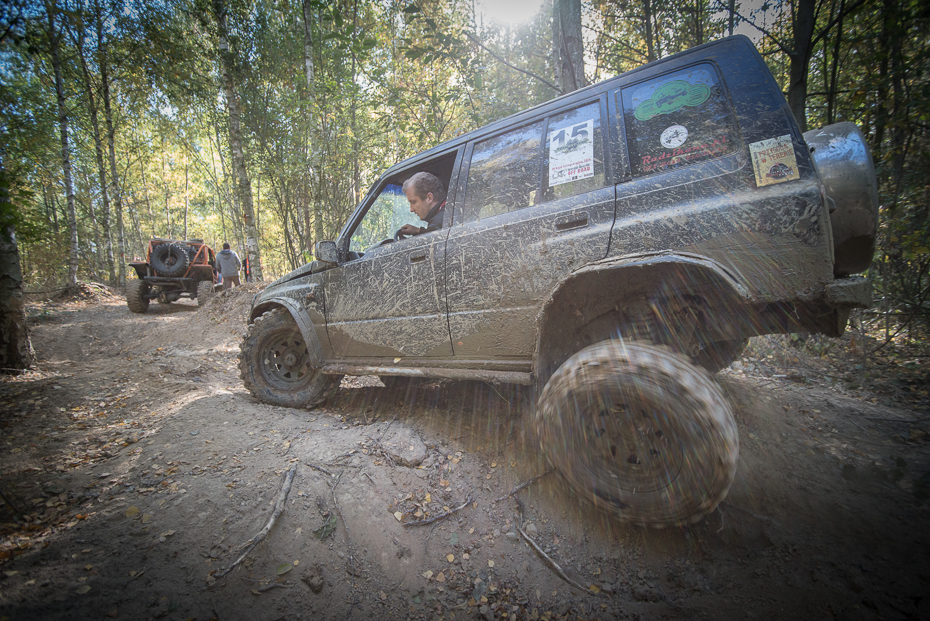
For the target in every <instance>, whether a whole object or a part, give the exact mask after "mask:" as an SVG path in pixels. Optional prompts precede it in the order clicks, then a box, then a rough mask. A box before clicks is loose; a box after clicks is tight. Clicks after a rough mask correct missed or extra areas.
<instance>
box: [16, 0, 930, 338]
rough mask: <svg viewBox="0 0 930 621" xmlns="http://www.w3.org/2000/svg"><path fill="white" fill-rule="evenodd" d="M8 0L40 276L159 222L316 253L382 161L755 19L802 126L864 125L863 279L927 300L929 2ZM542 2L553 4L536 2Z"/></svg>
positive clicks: (98, 256) (301, 257) (181, 234)
mask: <svg viewBox="0 0 930 621" xmlns="http://www.w3.org/2000/svg"><path fill="white" fill-rule="evenodd" d="M530 5H531V6H532V10H531V9H527V10H526V11H525V12H524V18H525V19H524V20H523V21H522V22H520V23H505V24H499V23H497V22H495V21H493V20H492V16H490V15H489V14H488V12H487V11H486V10H484V9H483V8H482V6H483V5H481V4H478V3H476V2H474V1H461V0H419V1H414V0H340V1H327V0H303V1H302V2H295V1H290V0H159V1H155V2H152V1H150V0H146V1H145V2H142V1H141V0H44V2H38V1H24V0H11V1H9V2H7V3H5V4H4V5H3V6H2V8H0V81H2V89H0V132H2V140H0V171H2V175H0V179H2V180H3V185H4V196H5V197H7V199H6V200H4V201H3V202H2V204H3V207H4V213H3V214H2V217H3V220H4V227H5V228H6V227H13V229H15V231H16V232H17V234H18V244H19V251H20V255H21V260H22V266H23V272H24V282H25V283H26V286H27V288H33V289H48V288H51V287H55V286H59V285H62V284H66V283H69V282H72V283H73V282H74V281H75V280H76V279H78V278H80V279H86V280H96V281H99V282H107V283H109V284H112V285H115V286H120V285H123V284H124V283H125V279H126V264H127V262H128V261H130V260H132V258H133V257H141V256H144V253H145V248H146V246H147V241H148V240H149V239H150V238H151V237H152V236H160V237H168V238H185V239H191V238H202V239H204V240H205V241H207V243H210V244H211V245H214V246H221V244H222V243H223V242H224V241H229V242H230V243H232V245H233V247H235V248H237V249H239V250H240V252H243V253H247V254H248V256H249V257H250V258H252V259H253V265H254V266H257V274H256V276H257V277H258V278H259V279H261V278H262V277H264V278H265V279H268V278H273V277H277V276H280V275H282V274H284V273H286V272H287V271H289V270H291V269H294V268H295V267H297V266H299V265H302V264H303V263H305V262H306V261H308V260H309V259H310V258H311V252H312V248H313V244H314V243H315V242H316V241H319V240H322V239H332V238H333V237H334V236H335V235H336V233H337V232H338V230H339V228H340V227H341V225H342V224H343V223H344V221H345V220H346V218H347V216H348V215H349V213H351V210H352V209H353V207H354V206H355V205H356V204H357V202H358V201H359V200H360V198H361V197H362V196H364V194H365V192H366V191H367V189H368V186H369V185H370V184H371V183H372V182H373V181H374V180H375V179H376V178H377V177H378V175H379V174H380V173H381V172H382V171H383V170H385V169H386V168H387V167H388V166H390V165H391V164H393V163H396V162H398V161H400V160H402V159H404V158H406V157H409V156H411V155H414V154H416V153H418V152H420V151H422V150H425V149H426V148H429V147H431V146H434V145H436V144H438V143H439V142H442V141H444V140H447V139H449V138H452V137H454V136H456V135H458V134H461V133H463V132H466V131H469V130H471V129H474V128H476V127H479V126H482V125H484V124H487V123H489V122H491V121H494V120H496V119H499V118H502V117H504V116H507V115H509V114H512V113H514V112H517V111H520V110H523V109H525V108H528V107H530V106H532V105H535V104H538V103H541V102H543V101H546V100H549V99H551V98H553V97H556V96H558V95H560V94H562V93H565V92H569V91H571V90H574V89H576V88H580V87H581V86H584V85H585V84H589V83H592V82H596V81H599V80H603V79H605V78H608V77H611V76H614V75H617V74H619V73H622V72H624V71H628V70H630V69H632V68H635V67H637V66H640V65H642V64H644V63H646V62H649V61H651V60H656V59H659V58H662V57H665V56H668V55H670V54H674V53H676V52H679V51H682V50H685V49H688V48H690V47H693V46H695V45H700V44H702V43H705V42H708V41H711V40H715V39H719V38H721V37H724V36H727V35H728V34H732V33H743V34H747V35H749V36H750V37H751V38H752V40H753V41H754V42H755V44H756V46H757V47H758V49H759V51H760V52H761V53H762V54H763V56H764V57H765V59H766V61H767V62H768V64H769V66H770V68H771V69H772V72H773V74H774V75H775V78H776V80H777V81H778V83H779V84H780V85H781V87H782V89H783V90H784V93H785V96H786V98H787V100H788V102H789V105H790V107H791V109H792V110H793V111H794V113H795V116H796V117H797V119H798V122H799V123H800V124H801V126H802V128H805V129H809V128H816V127H820V126H823V125H827V124H830V123H834V122H837V121H843V120H848V121H853V122H855V123H857V124H858V125H859V126H860V128H862V130H863V131H864V132H865V134H866V136H867V137H868V140H869V143H870V145H871V148H872V153H873V157H874V160H875V163H876V167H877V170H878V174H879V181H880V202H881V205H882V207H881V236H880V241H879V248H878V251H877V255H876V263H875V265H874V266H873V268H872V270H871V274H870V276H871V277H872V278H873V280H874V281H875V282H876V284H877V290H878V291H879V296H880V297H881V299H882V300H883V301H882V304H883V305H884V311H885V312H886V313H894V314H897V315H898V316H899V317H906V318H915V317H916V318H918V319H919V320H920V321H921V322H922V323H926V320H927V312H928V311H927V304H926V297H927V294H928V289H930V286H928V270H930V222H928V220H930V186H928V185H927V182H926V178H927V174H926V173H927V171H928V165H927V161H928V140H927V137H928V136H927V133H928V123H930V89H928V82H927V73H926V70H927V68H928V51H930V41H928V36H927V34H926V33H927V32H928V29H927V26H928V25H930V8H928V5H927V4H926V3H923V2H919V1H917V0H907V1H900V0H793V1H787V0H767V1H765V2H762V1H761V0H750V1H746V0H742V1H739V0H624V1H619V2H618V1H608V0H592V1H591V2H580V1H579V0H554V2H553V0H542V2H541V4H538V5H532V3H530ZM537 8H538V11H537V12H535V13H533V11H535V10H536V9H537Z"/></svg>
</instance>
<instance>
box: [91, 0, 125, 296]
mask: <svg viewBox="0 0 930 621" xmlns="http://www.w3.org/2000/svg"><path fill="white" fill-rule="evenodd" d="M95 10H96V15H97V66H99V67H100V82H101V85H102V86H103V92H102V96H103V116H104V119H105V121H106V124H107V152H108V154H109V159H110V184H111V185H110V196H111V197H112V198H113V209H114V211H115V212H116V234H117V259H118V262H119V268H118V275H119V286H120V287H124V286H126V233H125V226H124V224H123V198H122V187H121V186H120V183H119V171H118V170H117V168H116V131H115V130H114V127H113V108H112V107H111V102H110V68H109V62H108V60H109V59H108V57H107V47H106V41H105V39H104V37H103V23H102V22H103V20H102V18H101V13H102V11H101V9H100V4H99V3H96V5H95Z"/></svg>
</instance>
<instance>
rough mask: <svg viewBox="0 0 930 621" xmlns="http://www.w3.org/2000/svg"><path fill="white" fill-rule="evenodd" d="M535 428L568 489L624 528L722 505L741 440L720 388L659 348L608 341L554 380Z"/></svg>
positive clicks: (694, 515) (672, 520)
mask: <svg viewBox="0 0 930 621" xmlns="http://www.w3.org/2000/svg"><path fill="white" fill-rule="evenodd" d="M533 422H534V428H535V431H536V434H537V436H538V438H539V442H540V444H541V448H542V450H543V452H544V453H545V455H546V456H547V458H548V460H549V461H550V462H551V463H552V465H554V466H555V467H556V468H558V469H559V471H560V472H561V473H562V475H563V476H564V477H565V478H566V479H567V480H568V482H569V484H570V485H571V486H572V488H574V489H575V490H576V491H578V492H580V493H581V494H582V495H583V496H585V497H586V498H587V499H588V500H590V501H592V502H594V504H596V505H598V506H600V507H603V508H606V509H607V510H608V511H610V512H612V513H613V514H615V515H616V516H617V517H619V518H620V519H621V520H623V521H626V522H633V523H637V524H643V525H650V526H670V525H675V524H685V523H689V522H695V521H697V520H699V519H700V518H701V517H703V516H704V515H706V514H707V513H710V512H711V511H713V510H714V509H715V508H716V507H717V505H718V504H720V502H721V501H722V500H723V499H724V497H725V496H726V494H727V491H728V490H729V489H730V484H731V483H732V482H733V477H734V475H735V473H736V462H737V459H738V456H739V439H738V435H737V429H736V423H735V421H734V419H733V413H732V411H731V410H730V406H729V404H728V403H727V401H726V399H725V398H724V396H723V393H722V392H721V390H720V388H719V387H718V386H717V384H716V383H715V382H714V381H713V380H712V379H711V378H710V376H709V375H708V374H707V373H706V372H704V371H703V370H701V369H698V368H697V367H695V366H694V365H692V364H691V363H689V362H688V360H687V358H685V357H683V356H681V355H679V354H676V353H673V352H672V351H671V350H668V349H666V348H664V347H658V346H654V345H649V344H645V343H639V342H629V341H628V342H619V341H606V342H603V343H599V344H596V345H592V346H590V347H587V348H586V349H583V350H581V351H580V352H578V353H577V354H575V355H574V356H572V357H571V358H569V359H568V360H567V361H566V362H565V363H564V364H563V365H562V366H561V367H559V369H558V370H557V371H556V372H555V373H554V374H553V375H552V377H551V378H550V379H549V382H548V383H547V384H546V387H545V388H544V389H543V392H542V395H541V396H540V398H539V405H538V408H537V411H536V413H535V415H534V420H533Z"/></svg>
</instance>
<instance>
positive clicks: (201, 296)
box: [197, 280, 214, 306]
mask: <svg viewBox="0 0 930 621" xmlns="http://www.w3.org/2000/svg"><path fill="white" fill-rule="evenodd" d="M213 294H214V291H213V281H210V280H201V281H200V282H198V283H197V306H205V305H206V304H207V302H209V301H210V300H211V299H212V298H213Z"/></svg>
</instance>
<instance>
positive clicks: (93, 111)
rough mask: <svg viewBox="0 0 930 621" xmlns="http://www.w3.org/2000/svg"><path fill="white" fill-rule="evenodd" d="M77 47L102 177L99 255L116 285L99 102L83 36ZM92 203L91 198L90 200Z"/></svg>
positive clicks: (99, 171) (79, 39)
mask: <svg viewBox="0 0 930 621" xmlns="http://www.w3.org/2000/svg"><path fill="white" fill-rule="evenodd" d="M74 38H75V47H77V52H78V58H80V60H81V73H82V74H83V76H84V92H85V95H86V96H87V111H88V113H89V114H90V128H91V134H92V135H93V139H94V159H95V161H96V164H97V176H98V177H100V201H101V205H102V210H101V213H100V217H99V218H98V220H97V221H98V223H99V224H100V230H101V232H102V233H103V244H102V247H99V246H98V248H97V253H98V254H100V255H102V259H103V262H104V265H105V267H106V270H107V275H108V276H109V283H110V284H111V285H115V284H116V271H115V270H114V266H113V238H112V236H111V233H110V196H109V193H108V192H107V188H108V187H109V185H108V183H107V169H106V165H105V164H104V162H103V139H102V138H101V136H100V120H99V118H98V116H97V102H96V98H95V97H94V83H93V80H92V79H91V75H90V69H89V68H88V67H87V58H86V57H85V56H84V40H83V36H82V35H76V36H75V37H74ZM88 201H90V198H88Z"/></svg>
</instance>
